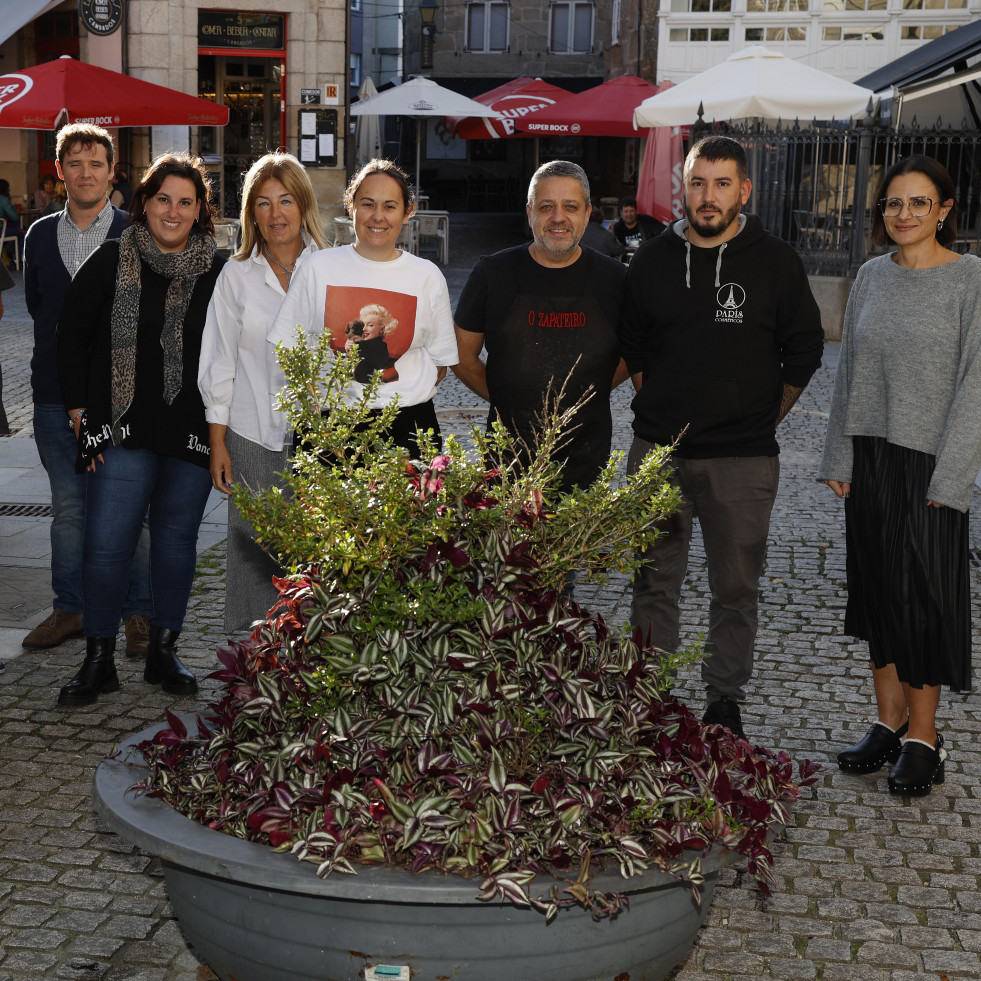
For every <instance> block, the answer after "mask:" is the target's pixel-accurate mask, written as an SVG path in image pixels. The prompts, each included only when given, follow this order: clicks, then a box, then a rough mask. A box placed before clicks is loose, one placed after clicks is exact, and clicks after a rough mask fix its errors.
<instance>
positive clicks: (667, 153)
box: [637, 81, 688, 225]
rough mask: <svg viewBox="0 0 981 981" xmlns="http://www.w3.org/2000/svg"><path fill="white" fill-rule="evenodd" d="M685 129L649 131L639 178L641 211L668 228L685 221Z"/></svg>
mask: <svg viewBox="0 0 981 981" xmlns="http://www.w3.org/2000/svg"><path fill="white" fill-rule="evenodd" d="M672 85H674V82H668V81H665V82H662V83H661V85H660V86H659V87H658V92H659V93H660V92H667V90H668V89H669V88H671V86H672ZM683 128H684V129H685V130H687V129H688V127H687V126H686V127H681V126H657V127H655V128H654V129H651V130H648V134H649V135H648V137H647V144H646V146H645V149H644V160H643V162H642V163H641V165H640V176H639V177H638V178H637V210H638V211H641V212H643V213H644V214H647V215H653V216H654V217H655V218H656V219H657V220H658V221H660V222H664V224H665V225H666V224H668V222H671V221H674V220H675V219H676V218H684V217H685V204H684V193H683V191H684V189H683V186H682V172H683V170H684V163H685V149H684V134H683V133H682V129H683Z"/></svg>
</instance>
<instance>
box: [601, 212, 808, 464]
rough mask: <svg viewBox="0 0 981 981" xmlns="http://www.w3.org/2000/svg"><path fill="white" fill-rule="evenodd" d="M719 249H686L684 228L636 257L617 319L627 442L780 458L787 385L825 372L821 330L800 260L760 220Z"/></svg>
mask: <svg viewBox="0 0 981 981" xmlns="http://www.w3.org/2000/svg"><path fill="white" fill-rule="evenodd" d="M739 221H740V223H741V224H742V226H743V227H742V229H741V230H740V232H739V233H738V234H737V235H736V236H734V237H733V238H731V239H730V240H729V241H728V242H725V243H723V244H722V245H720V246H717V247H715V248H709V249H706V248H699V247H697V246H694V245H690V244H689V242H688V240H687V238H685V236H684V228H686V227H687V225H688V222H687V221H684V220H682V221H678V222H674V223H673V224H671V225H669V226H668V227H667V228H666V229H665V231H664V233H663V234H662V235H660V236H658V237H657V238H655V239H652V240H651V241H649V242H646V243H645V244H644V245H643V247H642V248H641V249H640V250H639V251H638V252H637V254H636V255H635V256H634V259H633V262H631V264H630V269H629V272H628V275H627V286H626V292H625V296H624V304H623V307H622V313H621V319H620V328H619V332H618V333H619V336H620V344H621V351H622V354H623V357H624V360H625V361H626V362H627V367H628V368H629V369H630V373H631V375H636V374H637V373H638V372H641V373H643V385H642V387H641V390H640V391H639V392H638V393H637V395H636V396H635V397H634V400H633V410H634V432H635V433H636V434H637V435H638V436H639V437H640V438H641V439H644V440H647V441H648V442H651V443H658V444H667V443H671V442H672V441H673V440H674V438H675V437H676V436H677V435H678V434H679V433H680V432H681V430H682V429H684V427H685V426H688V432H687V433H686V434H685V436H684V438H683V439H682V441H681V443H680V445H679V447H678V449H677V451H676V452H677V455H678V456H680V457H687V458H691V459H706V458H712V457H724V456H776V455H777V454H778V453H779V452H780V449H779V447H778V446H777V440H776V435H775V431H776V420H777V414H778V412H779V409H780V401H781V397H782V393H783V386H784V385H785V384H786V385H792V386H794V387H795V388H803V387H804V386H805V385H806V384H807V382H808V381H809V380H810V377H811V375H812V374H814V372H815V371H816V370H817V368H818V366H819V365H820V364H821V353H822V350H823V348H824V331H823V330H822V328H821V314H820V311H819V310H818V307H817V303H815V301H814V297H813V296H812V295H811V288H810V285H809V284H808V282H807V275H806V273H805V272H804V267H803V265H802V263H801V261H800V257H799V256H798V255H797V253H796V252H795V251H794V250H793V249H792V248H791V247H790V246H789V245H787V244H786V243H785V242H782V241H780V240H779V239H777V238H774V237H773V236H772V235H770V234H769V233H768V232H767V231H766V230H765V229H764V228H763V225H762V224H761V222H760V220H759V219H758V218H757V217H756V216H755V215H747V216H745V221H743V216H740V218H739Z"/></svg>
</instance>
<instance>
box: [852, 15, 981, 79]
mask: <svg viewBox="0 0 981 981" xmlns="http://www.w3.org/2000/svg"><path fill="white" fill-rule="evenodd" d="M978 57H981V21H977V22H976V23H974V24H965V25H964V26H963V27H958V28H957V30H956V31H950V32H949V33H947V34H944V36H943V37H938V38H937V39H936V40H935V41H927V43H926V44H921V45H920V46H919V47H918V48H916V50H914V51H911V52H910V53H909V54H904V55H903V56H902V57H901V58H897V59H896V60H895V61H890V62H889V64H888V65H883V66H882V67H881V68H877V69H876V70H875V71H874V72H870V73H869V74H868V75H866V76H865V77H864V78H860V79H858V81H857V82H856V83H855V84H856V85H861V86H862V87H863V88H866V89H872V91H873V92H881V91H882V90H883V89H888V88H899V87H901V86H904V85H909V84H911V83H913V82H921V81H923V79H925V78H933V77H934V76H935V75H939V74H940V73H941V72H944V71H947V69H949V68H954V67H961V66H958V62H967V61H969V60H970V59H972V58H978Z"/></svg>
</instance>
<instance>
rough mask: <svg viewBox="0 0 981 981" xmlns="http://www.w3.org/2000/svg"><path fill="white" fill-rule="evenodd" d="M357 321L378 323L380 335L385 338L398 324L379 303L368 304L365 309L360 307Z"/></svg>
mask: <svg viewBox="0 0 981 981" xmlns="http://www.w3.org/2000/svg"><path fill="white" fill-rule="evenodd" d="M358 320H361V321H366V320H378V321H380V322H381V325H382V333H383V334H384V335H385V336H386V337H388V335H389V334H391V333H392V331H394V330H395V328H396V327H398V325H399V322H398V321H397V320H396V319H395V318H394V317H393V316H392V315H391V314H390V313H389V312H388V311H387V310H386V309H385V308H384V307H383V306H382V305H381V304H380V303H369V304H368V305H367V306H366V307H362V308H361V312H360V313H359V314H358Z"/></svg>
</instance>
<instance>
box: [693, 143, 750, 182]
mask: <svg viewBox="0 0 981 981" xmlns="http://www.w3.org/2000/svg"><path fill="white" fill-rule="evenodd" d="M699 158H702V159H704V160H712V161H716V160H732V161H733V162H734V163H735V165H736V173H737V174H738V175H739V180H740V181H744V180H746V174H747V171H748V169H749V168H748V166H747V164H746V151H745V150H744V149H743V148H742V146H741V145H740V144H739V143H737V142H736V141H735V140H734V139H732V138H731V137H728V136H706V137H705V139H704V140H699V141H698V142H697V143H696V144H695V145H694V146H693V147H692V148H691V149H690V150H689V151H688V156H687V157H685V170H684V175H683V179H684V180H685V181H687V180H688V175H689V174H690V173H691V169H692V167H693V166H694V164H695V161H696V160H698V159H699Z"/></svg>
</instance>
